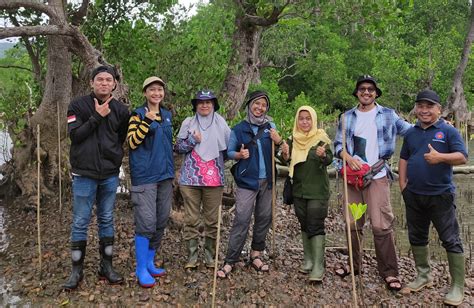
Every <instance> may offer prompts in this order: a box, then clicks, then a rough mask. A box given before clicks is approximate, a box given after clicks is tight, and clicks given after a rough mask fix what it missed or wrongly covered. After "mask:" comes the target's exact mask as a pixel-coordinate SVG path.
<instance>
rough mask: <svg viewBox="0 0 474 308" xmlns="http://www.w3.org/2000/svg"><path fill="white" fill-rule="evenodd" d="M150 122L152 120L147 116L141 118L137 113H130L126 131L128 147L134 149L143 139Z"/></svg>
mask: <svg viewBox="0 0 474 308" xmlns="http://www.w3.org/2000/svg"><path fill="white" fill-rule="evenodd" d="M152 122H153V120H150V119H149V118H147V117H145V118H144V119H143V120H141V119H140V116H139V115H138V114H134V115H132V117H131V118H130V120H129V121H128V133H127V143H128V145H129V146H130V149H132V150H135V149H136V148H137V147H138V146H139V145H140V144H141V143H142V142H143V140H145V137H146V135H147V134H148V131H149V130H150V124H151V123H152Z"/></svg>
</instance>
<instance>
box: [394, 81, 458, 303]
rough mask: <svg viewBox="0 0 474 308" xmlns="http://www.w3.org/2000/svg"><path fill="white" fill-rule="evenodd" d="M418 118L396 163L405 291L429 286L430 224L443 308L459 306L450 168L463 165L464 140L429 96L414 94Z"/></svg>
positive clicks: (433, 94) (435, 98)
mask: <svg viewBox="0 0 474 308" xmlns="http://www.w3.org/2000/svg"><path fill="white" fill-rule="evenodd" d="M415 114H416V117H417V118H418V121H417V123H416V124H415V126H414V127H413V128H411V129H410V130H408V132H407V134H406V136H405V139H404V142H403V146H402V150H401V152H400V163H399V175H400V177H399V184H400V191H401V192H402V195H403V199H404V201H405V206H406V217H407V226H408V238H409V240H410V245H411V250H412V252H413V257H414V259H415V265H416V270H417V277H416V279H415V280H414V281H412V282H411V283H409V284H408V285H407V286H406V288H407V289H409V290H410V291H414V292H416V291H419V290H421V289H422V288H423V287H425V286H427V285H429V284H431V282H432V280H433V278H432V276H431V270H430V265H429V252H428V242H429V227H430V223H431V222H432V223H433V225H434V227H435V228H436V231H438V235H439V239H440V240H441V242H442V243H443V247H444V248H445V249H446V252H447V254H448V263H449V273H450V274H451V288H450V290H449V292H448V293H447V294H446V297H445V298H444V303H445V304H447V305H453V306H457V305H460V304H461V303H462V301H463V298H464V254H463V252H464V251H463V245H462V241H461V237H460V236H459V225H458V221H457V219H456V206H455V204H454V193H455V186H454V183H453V178H452V177H453V166H455V165H461V164H465V163H466V162H467V152H466V148H465V146H464V142H463V139H462V137H461V135H460V134H459V132H458V131H457V130H456V128H454V127H453V126H451V125H449V124H447V123H446V122H445V121H444V120H440V118H439V116H440V114H441V105H440V99H439V96H438V94H436V92H434V91H432V90H424V91H421V92H420V93H418V95H417V97H416V103H415Z"/></svg>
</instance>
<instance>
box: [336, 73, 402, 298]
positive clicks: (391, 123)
mask: <svg viewBox="0 0 474 308" xmlns="http://www.w3.org/2000/svg"><path fill="white" fill-rule="evenodd" d="M352 94H353V95H354V97H356V98H357V106H355V107H354V108H352V109H350V110H348V111H346V112H344V114H343V116H342V117H341V118H342V119H343V120H341V121H340V123H339V125H338V128H337V133H336V138H335V140H334V154H335V156H336V157H338V158H341V159H342V158H345V160H346V162H347V166H348V167H349V168H351V169H352V170H361V167H362V164H368V165H369V166H373V165H375V164H376V163H377V162H380V163H381V164H383V163H384V160H388V159H390V157H391V156H392V155H393V153H394V151H395V144H396V137H397V135H402V136H403V135H405V134H406V133H407V131H408V130H409V129H410V128H411V124H409V123H407V122H406V121H404V120H403V119H402V118H400V117H399V116H398V115H397V114H396V112H395V111H394V110H393V109H390V108H387V107H383V106H381V105H380V104H378V102H377V99H378V98H379V97H381V96H382V90H381V89H380V88H379V86H378V82H377V80H376V79H375V78H374V77H373V76H370V75H363V76H360V77H359V78H358V79H357V81H356V85H355V88H354V90H353V92H352ZM343 127H344V130H343V129H342V128H343ZM343 135H345V147H343ZM344 148H345V149H344ZM390 175H391V173H390V170H389V167H388V165H387V164H386V163H385V164H384V167H383V168H382V169H381V170H380V172H378V173H377V174H376V175H374V177H373V179H372V181H371V184H370V185H369V186H367V187H365V188H364V189H362V190H360V189H358V188H356V187H354V186H350V185H348V200H346V203H345V204H351V203H356V204H358V203H365V204H367V211H366V213H365V214H364V215H362V217H361V218H360V219H358V220H357V222H355V221H354V219H353V217H352V216H351V215H350V214H349V220H350V221H351V224H350V229H351V236H350V239H351V242H352V247H353V254H352V259H353V264H354V274H355V275H357V274H359V273H360V271H361V268H360V266H361V264H362V247H361V240H362V230H363V226H364V224H365V221H366V218H368V219H369V220H370V225H371V227H372V233H373V236H374V246H375V255H376V258H377V267H378V271H379V275H380V276H381V278H382V279H383V280H384V282H385V284H386V287H387V288H388V289H390V290H394V291H398V290H400V289H401V288H402V285H401V281H400V280H399V278H398V275H399V272H398V261H397V255H396V250H395V239H394V231H393V227H394V215H393V210H392V206H391V204H390V179H389V176H390ZM344 214H346V211H344ZM335 273H336V275H338V276H341V277H345V276H347V275H349V274H350V270H349V267H348V266H347V265H342V266H341V267H340V268H338V269H336V272H335Z"/></svg>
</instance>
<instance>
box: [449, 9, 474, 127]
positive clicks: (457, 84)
mask: <svg viewBox="0 0 474 308" xmlns="http://www.w3.org/2000/svg"><path fill="white" fill-rule="evenodd" d="M473 40H474V5H472V4H471V17H470V26H469V31H468V33H467V35H466V41H465V43H464V49H463V51H462V54H461V60H460V61H459V65H458V67H457V69H456V72H455V73H454V78H453V87H452V89H451V94H450V95H449V97H448V103H447V106H446V109H445V110H444V112H443V116H447V115H448V114H454V120H455V125H456V128H458V129H459V127H460V124H461V122H465V121H467V120H468V118H470V112H469V111H468V110H467V102H466V97H465V96H464V87H463V84H462V78H463V75H464V71H465V70H466V67H467V63H468V61H469V54H470V53H471V46H472V41H473Z"/></svg>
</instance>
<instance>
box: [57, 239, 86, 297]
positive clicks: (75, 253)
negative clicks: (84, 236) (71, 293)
mask: <svg viewBox="0 0 474 308" xmlns="http://www.w3.org/2000/svg"><path fill="white" fill-rule="evenodd" d="M86 246H87V242H86V241H78V242H72V243H71V259H72V272H71V276H69V279H68V280H67V281H66V283H65V284H64V285H63V288H64V289H65V290H74V289H76V288H77V287H78V286H79V283H80V282H81V281H82V279H83V278H84V272H83V268H84V257H85V256H86Z"/></svg>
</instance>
